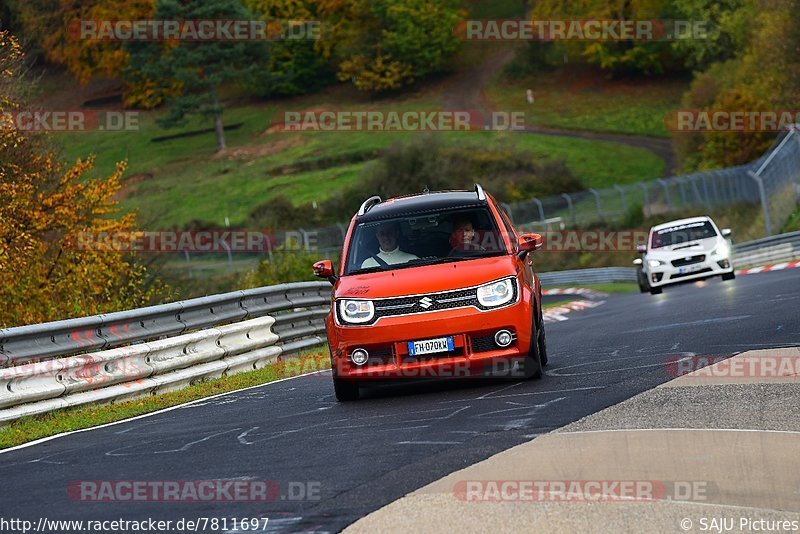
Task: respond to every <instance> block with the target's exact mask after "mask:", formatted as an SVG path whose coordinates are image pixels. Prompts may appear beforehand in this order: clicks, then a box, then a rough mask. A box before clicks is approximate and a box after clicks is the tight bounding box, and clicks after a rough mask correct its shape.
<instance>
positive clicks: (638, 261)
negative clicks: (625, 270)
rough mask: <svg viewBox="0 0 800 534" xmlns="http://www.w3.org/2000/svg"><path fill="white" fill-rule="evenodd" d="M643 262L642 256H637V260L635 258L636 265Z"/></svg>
mask: <svg viewBox="0 0 800 534" xmlns="http://www.w3.org/2000/svg"><path fill="white" fill-rule="evenodd" d="M643 263H644V262H643V261H642V258H636V259H635V260H633V264H634V265H641V264H643Z"/></svg>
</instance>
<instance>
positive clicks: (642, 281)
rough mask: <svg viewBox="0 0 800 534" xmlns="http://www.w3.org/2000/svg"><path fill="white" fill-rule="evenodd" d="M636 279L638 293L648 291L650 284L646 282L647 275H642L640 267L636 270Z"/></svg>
mask: <svg viewBox="0 0 800 534" xmlns="http://www.w3.org/2000/svg"><path fill="white" fill-rule="evenodd" d="M636 281H637V282H639V292H640V293H647V292H648V291H650V285H649V284H648V283H647V277H646V276H645V275H644V273H643V272H642V270H641V269H639V270H638V271H636Z"/></svg>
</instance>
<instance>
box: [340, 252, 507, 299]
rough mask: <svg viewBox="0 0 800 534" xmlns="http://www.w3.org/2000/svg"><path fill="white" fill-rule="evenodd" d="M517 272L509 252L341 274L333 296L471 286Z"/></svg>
mask: <svg viewBox="0 0 800 534" xmlns="http://www.w3.org/2000/svg"><path fill="white" fill-rule="evenodd" d="M514 274H516V271H515V261H514V258H513V257H512V256H496V257H492V258H481V259H475V260H466V261H458V262H453V263H442V264H439V265H425V266H420V267H406V268H401V269H395V270H391V271H385V272H376V273H367V274H356V275H349V276H343V277H341V278H340V279H339V281H338V282H337V283H336V287H335V294H336V298H343V297H353V298H373V299H374V298H387V297H400V296H403V295H418V294H422V293H435V292H438V291H448V290H451V289H460V288H463V287H472V286H478V285H481V284H485V283H487V282H491V281H492V280H497V279H498V278H503V277H505V276H512V275H514Z"/></svg>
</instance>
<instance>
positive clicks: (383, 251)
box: [361, 222, 419, 269]
mask: <svg viewBox="0 0 800 534" xmlns="http://www.w3.org/2000/svg"><path fill="white" fill-rule="evenodd" d="M375 237H376V238H377V239H378V245H379V250H378V253H377V254H375V255H374V256H371V257H369V258H367V259H365V260H364V261H363V262H362V263H361V268H362V269H365V268H367V267H379V266H380V267H382V266H384V265H396V264H398V263H407V262H409V261H411V260H416V259H419V257H418V256H415V255H413V254H409V253H408V252H403V251H402V250H400V246H399V245H398V243H397V240H398V238H399V237H400V226H399V225H398V224H397V223H395V222H386V223H383V224H381V225H380V226H379V227H378V231H377V232H375ZM381 262H383V263H381Z"/></svg>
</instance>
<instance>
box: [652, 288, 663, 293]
mask: <svg viewBox="0 0 800 534" xmlns="http://www.w3.org/2000/svg"><path fill="white" fill-rule="evenodd" d="M662 291H663V290H662V288H660V287H651V288H650V294H651V295H660V294H661V292H662Z"/></svg>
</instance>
